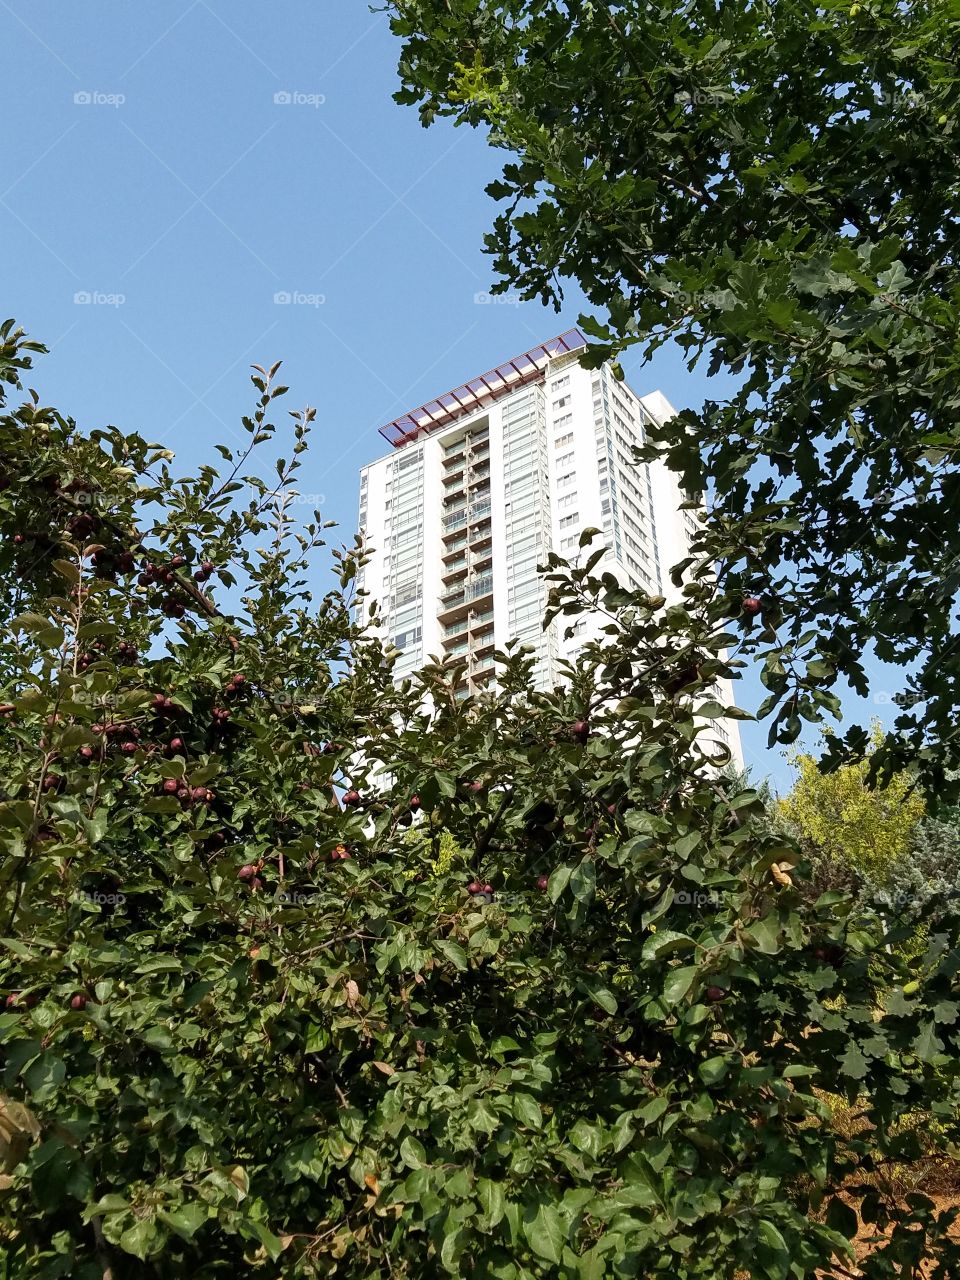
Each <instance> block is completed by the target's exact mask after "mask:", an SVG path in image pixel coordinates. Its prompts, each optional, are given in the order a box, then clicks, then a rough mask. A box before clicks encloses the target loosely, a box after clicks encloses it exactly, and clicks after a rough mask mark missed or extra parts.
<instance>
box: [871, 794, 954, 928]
mask: <svg viewBox="0 0 960 1280" xmlns="http://www.w3.org/2000/svg"><path fill="white" fill-rule="evenodd" d="M862 892H863V894H864V895H865V896H867V897H868V898H869V899H870V900H871V901H872V902H874V903H875V904H876V905H877V906H878V907H879V908H880V909H882V910H885V911H888V912H895V913H896V914H897V916H898V917H899V918H900V919H903V920H909V921H913V922H914V923H915V924H917V925H920V926H922V927H923V928H924V929H928V928H930V927H934V928H935V927H937V926H938V925H939V923H940V921H941V920H943V919H944V917H949V916H950V915H951V914H952V913H953V911H954V910H955V903H956V902H957V900H958V899H960V829H958V827H957V825H956V824H955V823H953V822H943V821H941V820H939V819H937V818H924V819H923V820H922V821H921V822H920V823H919V824H918V826H917V828H916V830H915V831H914V832H913V835H912V837H911V840H910V847H909V849H908V850H907V851H906V853H905V854H904V856H903V857H902V858H899V859H898V860H897V861H896V862H894V863H893V864H892V865H891V866H890V867H889V868H888V869H887V873H886V875H885V876H884V878H883V880H882V882H880V883H877V882H876V881H874V880H872V879H871V878H869V877H868V878H867V881H866V883H865V884H864V887H863V890H862Z"/></svg>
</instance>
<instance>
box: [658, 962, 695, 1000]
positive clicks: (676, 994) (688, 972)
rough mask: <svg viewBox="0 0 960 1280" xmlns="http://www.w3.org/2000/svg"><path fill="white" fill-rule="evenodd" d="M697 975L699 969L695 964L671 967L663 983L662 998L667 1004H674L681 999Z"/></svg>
mask: <svg viewBox="0 0 960 1280" xmlns="http://www.w3.org/2000/svg"><path fill="white" fill-rule="evenodd" d="M699 976H700V969H699V968H698V966H697V965H695V964H694V965H686V966H684V967H683V968H680V969H671V970H670V972H669V973H668V974H667V978H666V981H665V982H664V984H663V998H664V1000H665V1001H666V1002H667V1004H676V1003H677V1002H678V1001H680V1000H682V999H683V997H684V996H685V995H686V994H687V992H688V991H689V990H690V988H691V987H692V986H693V984H694V983H695V982H696V980H697V978H698V977H699Z"/></svg>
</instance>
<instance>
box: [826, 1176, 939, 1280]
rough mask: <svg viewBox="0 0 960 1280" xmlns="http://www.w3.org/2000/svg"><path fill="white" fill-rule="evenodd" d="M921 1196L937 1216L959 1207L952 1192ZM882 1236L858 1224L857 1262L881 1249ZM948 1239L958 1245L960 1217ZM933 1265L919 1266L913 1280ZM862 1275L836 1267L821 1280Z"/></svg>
mask: <svg viewBox="0 0 960 1280" xmlns="http://www.w3.org/2000/svg"><path fill="white" fill-rule="evenodd" d="M923 1194H924V1195H926V1196H927V1197H928V1198H929V1199H930V1200H932V1201H933V1203H934V1205H935V1206H936V1212H937V1213H938V1214H939V1213H941V1212H942V1211H943V1210H944V1209H952V1208H955V1207H957V1206H960V1195H958V1194H957V1193H956V1192H952V1193H950V1194H949V1195H938V1194H937V1193H936V1192H933V1191H925V1192H924V1193H923ZM848 1203H849V1204H850V1207H851V1209H853V1210H854V1212H856V1210H857V1206H856V1204H855V1203H854V1202H853V1201H848ZM858 1216H859V1215H858ZM884 1234H885V1233H882V1232H878V1231H877V1228H876V1225H875V1224H874V1223H865V1222H861V1223H860V1230H859V1231H858V1232H857V1236H856V1239H855V1240H854V1248H855V1249H856V1251H857V1262H863V1261H864V1259H866V1258H868V1257H869V1256H870V1254H871V1253H873V1252H875V1251H876V1250H877V1249H879V1248H881V1247H882V1244H883V1241H882V1239H881V1238H880V1237H882V1236H883V1235H884ZM950 1239H951V1240H955V1241H957V1243H958V1244H960V1217H958V1218H957V1221H956V1222H954V1224H953V1226H952V1227H951V1229H950ZM933 1265H934V1264H933V1263H931V1264H930V1265H929V1266H921V1269H920V1271H919V1272H918V1273H916V1277H915V1280H923V1277H926V1276H929V1275H930V1274H931V1271H932V1269H933ZM862 1275H863V1272H862V1271H861V1270H860V1268H859V1267H858V1266H840V1265H837V1266H836V1267H835V1268H834V1269H833V1270H832V1271H827V1272H824V1273H823V1280H834V1278H836V1280H852V1278H854V1277H861V1276H862Z"/></svg>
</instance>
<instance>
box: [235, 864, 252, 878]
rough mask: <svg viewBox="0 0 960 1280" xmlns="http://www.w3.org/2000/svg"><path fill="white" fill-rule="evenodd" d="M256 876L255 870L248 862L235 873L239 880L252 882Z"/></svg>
mask: <svg viewBox="0 0 960 1280" xmlns="http://www.w3.org/2000/svg"><path fill="white" fill-rule="evenodd" d="M256 874H257V868H256V867H255V866H254V865H253V863H252V862H248V863H247V864H246V865H245V866H243V867H241V868H240V870H239V871H238V872H237V876H238V878H239V879H241V880H252V879H253V878H254V877H255V876H256Z"/></svg>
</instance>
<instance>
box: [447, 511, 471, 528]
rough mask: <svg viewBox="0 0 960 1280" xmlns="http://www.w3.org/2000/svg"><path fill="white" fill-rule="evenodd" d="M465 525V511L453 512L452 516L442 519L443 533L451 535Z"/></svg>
mask: <svg viewBox="0 0 960 1280" xmlns="http://www.w3.org/2000/svg"><path fill="white" fill-rule="evenodd" d="M466 523H467V513H466V510H462V511H454V512H452V514H450V515H448V516H444V517H443V529H444V533H445V534H446V533H453V532H454V531H455V530H457V529H462V528H463V527H464V525H465V524H466Z"/></svg>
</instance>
